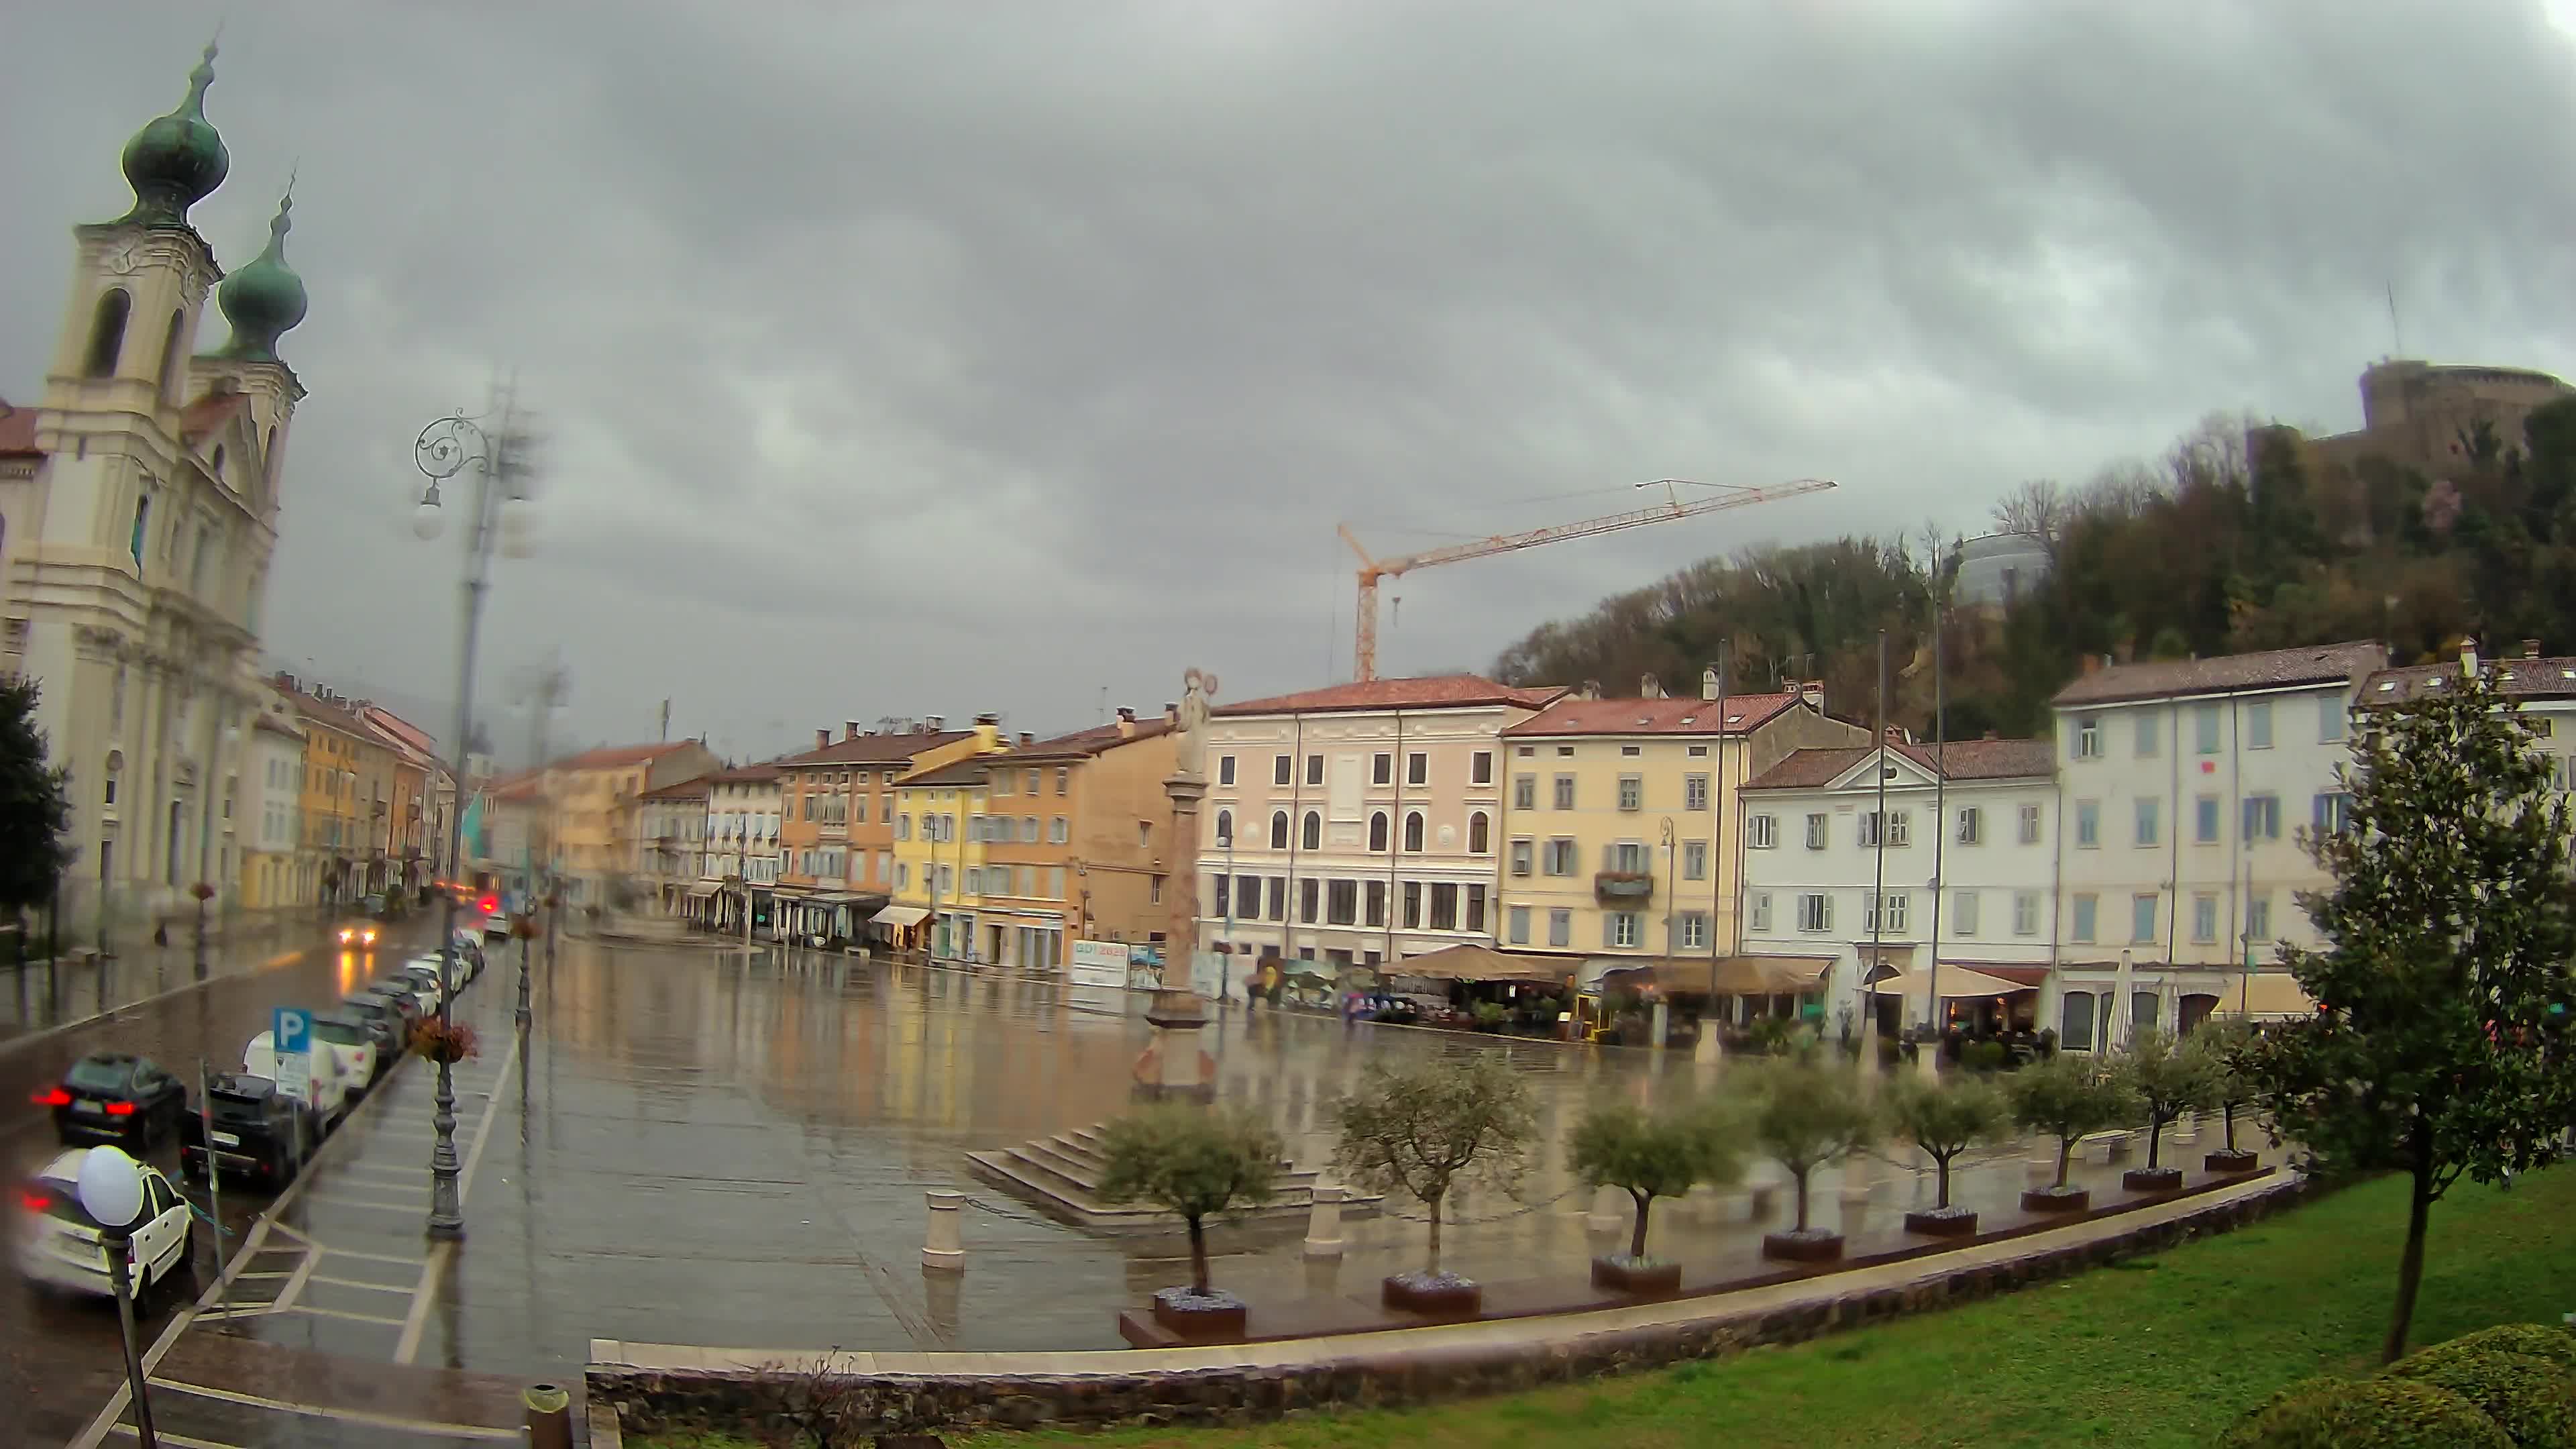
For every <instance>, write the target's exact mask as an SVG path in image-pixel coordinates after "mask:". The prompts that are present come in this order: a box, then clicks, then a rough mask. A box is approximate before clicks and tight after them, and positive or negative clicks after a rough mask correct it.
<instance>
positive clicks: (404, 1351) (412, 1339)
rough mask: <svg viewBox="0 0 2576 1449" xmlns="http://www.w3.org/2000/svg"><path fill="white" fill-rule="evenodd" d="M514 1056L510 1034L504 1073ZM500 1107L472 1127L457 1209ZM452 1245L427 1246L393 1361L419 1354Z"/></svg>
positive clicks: (493, 1103)
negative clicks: (440, 1275)
mask: <svg viewBox="0 0 2576 1449" xmlns="http://www.w3.org/2000/svg"><path fill="white" fill-rule="evenodd" d="M518 1059H519V1038H518V1037H517V1036H516V1035H515V1034H514V1035H512V1036H511V1038H510V1051H509V1054H508V1055H507V1056H506V1057H504V1058H503V1059H502V1070H503V1071H504V1072H505V1073H506V1072H507V1071H508V1069H509V1063H511V1062H515V1061H517V1060H518ZM500 1107H501V1099H500V1098H499V1097H494V1098H492V1099H491V1100H490V1101H489V1102H487V1103H485V1104H484V1107H483V1120H482V1122H481V1123H480V1124H479V1125H477V1126H476V1127H475V1129H474V1145H473V1146H471V1147H468V1148H467V1149H465V1170H464V1172H462V1173H461V1174H459V1175H458V1177H457V1179H456V1206H457V1209H458V1210H459V1211H460V1212H461V1211H463V1210H464V1207H465V1200H466V1198H467V1196H468V1195H469V1194H471V1193H472V1192H473V1191H474V1169H475V1167H476V1165H477V1164H479V1163H481V1162H482V1161H483V1144H484V1143H486V1142H489V1141H491V1140H492V1117H493V1114H494V1113H496V1112H498V1111H499V1110H500ZM454 1246H455V1244H454V1243H453V1242H441V1243H439V1244H438V1245H437V1246H435V1247H433V1248H431V1249H430V1252H429V1261H428V1262H427V1263H426V1264H424V1265H422V1267H421V1270H420V1282H419V1283H418V1284H417V1285H416V1286H414V1287H413V1289H412V1290H411V1295H412V1296H411V1312H410V1313H409V1314H408V1315H406V1316H405V1318H404V1321H403V1334H402V1340H401V1342H399V1343H396V1344H395V1345H394V1362H396V1363H401V1364H407V1363H410V1362H411V1361H412V1359H413V1358H414V1357H415V1356H416V1355H418V1354H419V1352H420V1335H421V1331H422V1330H423V1329H424V1328H426V1327H427V1326H428V1323H429V1306H430V1304H431V1303H432V1302H434V1301H436V1299H437V1297H438V1275H439V1274H440V1273H441V1272H443V1271H444V1270H445V1269H446V1267H447V1256H448V1250H449V1249H451V1248H453V1247H454Z"/></svg>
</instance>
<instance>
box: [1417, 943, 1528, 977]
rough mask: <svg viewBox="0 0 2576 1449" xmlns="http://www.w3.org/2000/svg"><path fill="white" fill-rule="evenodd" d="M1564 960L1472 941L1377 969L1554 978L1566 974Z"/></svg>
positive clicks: (1425, 974)
mask: <svg viewBox="0 0 2576 1449" xmlns="http://www.w3.org/2000/svg"><path fill="white" fill-rule="evenodd" d="M1565 964H1566V963H1565V962H1564V960H1563V959H1562V958H1559V957H1554V956H1516V955H1513V954H1512V953H1511V952H1509V951H1497V950H1494V949H1493V948H1492V947H1490V946H1478V945H1475V944H1472V943H1469V944H1463V945H1457V946H1443V947H1441V948H1440V949H1439V950H1437V951H1426V952H1424V953H1423V954H1422V955H1419V956H1407V957H1404V958H1403V959H1402V960H1398V961H1390V962H1388V963H1386V964H1385V965H1383V966H1381V967H1379V968H1378V969H1379V970H1380V971H1383V972H1384V973H1386V974H1387V975H1388V976H1408V977H1413V978H1416V979H1418V980H1423V981H1554V980H1557V979H1558V978H1560V977H1562V976H1564V975H1565V974H1566V973H1565V969H1564V967H1565Z"/></svg>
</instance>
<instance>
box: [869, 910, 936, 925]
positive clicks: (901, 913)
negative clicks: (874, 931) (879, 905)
mask: <svg viewBox="0 0 2576 1449" xmlns="http://www.w3.org/2000/svg"><path fill="white" fill-rule="evenodd" d="M929 919H930V912H928V911H926V910H923V909H922V908H921V907H919V906H888V907H886V908H885V909H884V910H882V911H879V912H877V913H876V914H875V915H873V916H870V917H868V923H869V924H870V925H876V926H918V925H920V924H921V923H922V922H924V921H926V920H929Z"/></svg>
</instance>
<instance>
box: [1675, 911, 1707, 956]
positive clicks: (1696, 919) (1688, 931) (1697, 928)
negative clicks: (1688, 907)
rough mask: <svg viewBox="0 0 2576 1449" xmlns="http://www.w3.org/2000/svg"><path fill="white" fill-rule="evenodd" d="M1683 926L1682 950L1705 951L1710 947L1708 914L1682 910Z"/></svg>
mask: <svg viewBox="0 0 2576 1449" xmlns="http://www.w3.org/2000/svg"><path fill="white" fill-rule="evenodd" d="M1681 927H1682V940H1681V949H1682V950H1685V951H1705V950H1707V949H1708V917H1707V915H1706V914H1704V913H1702V912H1699V911H1684V912H1682V919H1681Z"/></svg>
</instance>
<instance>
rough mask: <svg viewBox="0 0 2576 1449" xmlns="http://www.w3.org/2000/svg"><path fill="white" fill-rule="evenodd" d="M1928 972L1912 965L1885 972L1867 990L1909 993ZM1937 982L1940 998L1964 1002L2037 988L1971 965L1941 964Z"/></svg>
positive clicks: (1922, 984)
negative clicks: (1987, 972) (1916, 968)
mask: <svg viewBox="0 0 2576 1449" xmlns="http://www.w3.org/2000/svg"><path fill="white" fill-rule="evenodd" d="M1930 975H1931V973H1930V972H1929V971H1918V970H1915V969H1914V968H1912V967H1906V968H1904V969H1902V970H1898V971H1891V972H1889V973H1888V974H1887V975H1885V976H1882V977H1880V978H1879V979H1878V980H1876V981H1874V982H1872V983H1870V990H1872V991H1883V992H1886V993H1887V994H1888V995H1890V996H1910V995H1912V994H1913V993H1914V992H1916V991H1918V990H1922V989H1924V988H1925V987H1926V984H1927V981H1926V978H1928V977H1929V976H1930ZM1937 984H1938V986H1939V988H1940V991H1941V999H1942V1000H1943V1001H1965V1000H1970V999H1973V998H1978V997H1986V996H2010V995H2012V994H2013V993H2014V992H2016V991H2034V990H2037V989H2038V988H2036V987H2031V986H2024V985H2022V984H2021V983H2020V982H2018V981H2012V980H2007V979H2006V978H2004V977H2001V976H1989V975H1987V974H1986V973H1985V972H1983V971H1979V970H1976V969H1975V968H1973V967H1968V966H1949V965H1944V966H1943V967H1942V968H1941V979H1940V981H1939V982H1938V983H1937Z"/></svg>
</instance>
